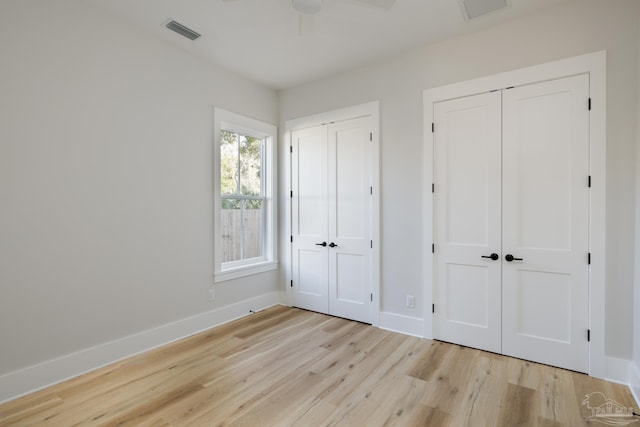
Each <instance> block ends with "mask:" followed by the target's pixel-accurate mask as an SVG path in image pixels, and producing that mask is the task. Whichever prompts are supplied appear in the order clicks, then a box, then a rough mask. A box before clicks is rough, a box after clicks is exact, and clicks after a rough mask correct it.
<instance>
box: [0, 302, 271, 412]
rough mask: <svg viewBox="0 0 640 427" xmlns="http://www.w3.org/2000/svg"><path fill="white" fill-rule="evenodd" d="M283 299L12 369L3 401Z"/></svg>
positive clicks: (2, 384) (3, 383)
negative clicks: (16, 369)
mask: <svg viewBox="0 0 640 427" xmlns="http://www.w3.org/2000/svg"><path fill="white" fill-rule="evenodd" d="M282 301H284V292H270V293H268V294H263V295H260V296H257V297H254V298H250V299H248V300H245V301H240V302H237V303H234V304H230V305H227V306H224V307H220V308H217V309H215V310H211V311H207V312H205V313H201V314H197V315H195V316H191V317H188V318H186V319H181V320H178V321H176V322H172V323H168V324H166V325H162V326H159V327H157V328H154V329H149V330H146V331H143V332H139V333H136V334H133V335H129V336H126V337H123V338H120V339H117V340H114V341H110V342H106V343H103V344H99V345H97V346H94V347H90V348H87V349H84V350H80V351H78V352H75V353H71V354H68V355H65V356H62V357H59V358H56V359H52V360H47V361H46V362H42V363H39V364H37V365H33V366H29V367H26V368H23V369H20V370H18V371H14V372H9V373H8V374H4V375H2V376H0V403H3V402H7V401H9V400H13V399H16V398H18V397H20V396H24V395H26V394H29V393H32V392H34V391H37V390H40V389H43V388H45V387H49V386H51V385H53V384H57V383H59V382H62V381H65V380H67V379H70V378H73V377H77V376H78V375H81V374H84V373H86V372H89V371H93V370H95V369H98V368H101V367H103V366H107V365H110V364H112V363H114V362H117V361H119V360H123V359H126V358H128V357H131V356H134V355H136V354H140V353H143V352H145V351H149V350H151V349H154V348H157V347H160V346H163V345H166V344H169V343H171V342H173V341H177V340H180V339H182V338H185V337H188V336H190V335H194V334H197V333H198V332H202V331H205V330H207V329H210V328H213V327H215V326H218V325H221V324H223V323H227V322H230V321H232V320H235V319H238V318H240V317H244V316H246V315H248V314H249V310H253V311H258V310H263V309H265V308H268V307H271V306H274V305H278V304H281V303H282Z"/></svg>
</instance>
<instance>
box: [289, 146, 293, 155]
mask: <svg viewBox="0 0 640 427" xmlns="http://www.w3.org/2000/svg"><path fill="white" fill-rule="evenodd" d="M289 152H290V153H293V145H290V146H289Z"/></svg>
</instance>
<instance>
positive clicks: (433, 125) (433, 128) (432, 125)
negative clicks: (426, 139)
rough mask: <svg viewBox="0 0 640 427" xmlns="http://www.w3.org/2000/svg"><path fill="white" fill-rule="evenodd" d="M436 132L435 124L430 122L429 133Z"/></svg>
mask: <svg viewBox="0 0 640 427" xmlns="http://www.w3.org/2000/svg"><path fill="white" fill-rule="evenodd" d="M435 131H436V124H435V123H434V122H431V133H434V132H435Z"/></svg>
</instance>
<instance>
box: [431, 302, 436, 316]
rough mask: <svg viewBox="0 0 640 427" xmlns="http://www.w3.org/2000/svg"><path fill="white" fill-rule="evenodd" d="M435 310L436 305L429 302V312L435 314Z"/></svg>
mask: <svg viewBox="0 0 640 427" xmlns="http://www.w3.org/2000/svg"><path fill="white" fill-rule="evenodd" d="M435 312H436V305H435V304H431V313H433V314H435Z"/></svg>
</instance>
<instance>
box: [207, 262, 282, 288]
mask: <svg viewBox="0 0 640 427" xmlns="http://www.w3.org/2000/svg"><path fill="white" fill-rule="evenodd" d="M277 268H278V261H265V262H260V263H257V264H252V265H248V266H243V267H236V268H230V269H228V270H223V271H218V272H216V273H215V274H214V282H215V283H219V282H226V281H227V280H233V279H239V278H241V277H246V276H252V275H254V274H259V273H265V272H267V271H272V270H275V269H277Z"/></svg>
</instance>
